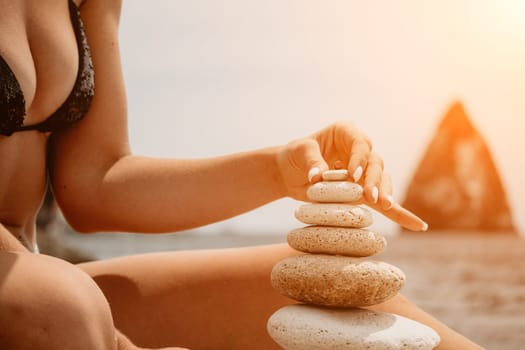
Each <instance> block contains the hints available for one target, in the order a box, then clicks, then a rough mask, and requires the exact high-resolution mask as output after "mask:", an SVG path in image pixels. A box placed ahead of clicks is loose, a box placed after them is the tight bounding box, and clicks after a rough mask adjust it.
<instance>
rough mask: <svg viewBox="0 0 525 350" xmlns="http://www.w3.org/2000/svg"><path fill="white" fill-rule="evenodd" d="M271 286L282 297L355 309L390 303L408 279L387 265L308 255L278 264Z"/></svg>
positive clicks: (355, 259)
mask: <svg viewBox="0 0 525 350" xmlns="http://www.w3.org/2000/svg"><path fill="white" fill-rule="evenodd" d="M271 283H272V286H273V288H274V289H275V290H276V291H278V292H279V293H281V294H282V295H284V296H287V297H289V298H291V299H294V300H297V301H300V302H304V303H308V304H315V305H324V306H336V307H355V306H370V305H375V304H379V303H381V302H383V301H385V300H388V299H390V298H391V297H393V296H394V295H396V294H397V293H398V292H399V291H400V290H401V288H402V287H403V285H404V284H405V275H404V273H403V271H401V270H400V269H399V268H397V267H395V266H393V265H390V264H387V263H385V262H380V261H372V260H363V259H359V258H350V257H344V256H334V255H320V254H307V255H301V256H293V257H289V258H286V259H284V260H282V261H280V262H278V263H277V264H276V265H275V266H274V267H273V270H272V273H271Z"/></svg>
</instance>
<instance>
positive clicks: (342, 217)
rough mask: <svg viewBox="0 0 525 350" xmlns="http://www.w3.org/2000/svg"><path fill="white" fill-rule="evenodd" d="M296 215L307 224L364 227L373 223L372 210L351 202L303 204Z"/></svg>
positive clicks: (296, 211)
mask: <svg viewBox="0 0 525 350" xmlns="http://www.w3.org/2000/svg"><path fill="white" fill-rule="evenodd" d="M295 217H296V218H297V220H299V221H301V222H303V223H305V224H307V225H323V226H340V227H354V228H363V227H367V226H370V225H372V223H373V218H372V213H371V212H370V210H368V209H366V208H364V207H360V206H355V205H350V204H329V203H312V204H303V205H301V206H300V207H299V208H297V209H296V210H295Z"/></svg>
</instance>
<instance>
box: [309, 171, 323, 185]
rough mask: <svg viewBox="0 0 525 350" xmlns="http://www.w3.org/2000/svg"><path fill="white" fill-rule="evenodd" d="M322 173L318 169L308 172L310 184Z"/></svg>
mask: <svg viewBox="0 0 525 350" xmlns="http://www.w3.org/2000/svg"><path fill="white" fill-rule="evenodd" d="M320 172H321V169H319V168H318V167H314V168H312V169H310V171H309V172H308V182H312V179H313V178H314V176H316V175H319V173H320Z"/></svg>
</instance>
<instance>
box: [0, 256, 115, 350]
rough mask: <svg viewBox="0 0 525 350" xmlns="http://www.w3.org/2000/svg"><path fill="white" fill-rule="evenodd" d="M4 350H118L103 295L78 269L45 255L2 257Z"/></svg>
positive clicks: (0, 294) (0, 337)
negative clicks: (5, 349)
mask: <svg viewBox="0 0 525 350" xmlns="http://www.w3.org/2000/svg"><path fill="white" fill-rule="evenodd" d="M0 309H1V310H2V312H0V348H2V349H4V348H7V349H11V348H13V349H34V350H37V349H101V350H106V349H111V350H114V349H116V347H117V342H116V337H115V329H114V326H113V320H112V318H111V312H110V308H109V306H108V304H107V301H106V299H105V298H104V295H103V294H102V292H101V291H100V289H99V288H98V287H97V285H96V284H95V283H94V282H93V280H92V279H91V278H90V277H89V276H87V275H86V274H85V273H84V272H82V271H81V270H79V269H78V268H77V267H75V266H74V265H71V264H69V263H67V262H64V261H61V260H59V259H55V258H52V257H48V256H44V255H34V254H30V253H0Z"/></svg>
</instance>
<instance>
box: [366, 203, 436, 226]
mask: <svg viewBox="0 0 525 350" xmlns="http://www.w3.org/2000/svg"><path fill="white" fill-rule="evenodd" d="M372 208H374V209H376V210H377V211H379V212H380V213H381V214H383V215H384V216H386V217H387V218H389V219H390V220H392V221H394V222H397V223H398V224H399V225H401V226H403V227H404V228H406V229H409V230H411V231H426V230H427V229H428V224H427V223H426V222H424V221H423V220H421V218H419V217H418V216H417V215H416V214H414V213H412V212H411V211H409V210H407V209H405V208H403V207H402V206H401V205H400V204H398V203H394V204H393V205H392V206H391V207H390V209H387V210H384V209H381V207H380V205H379V204H378V205H374V206H372Z"/></svg>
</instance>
